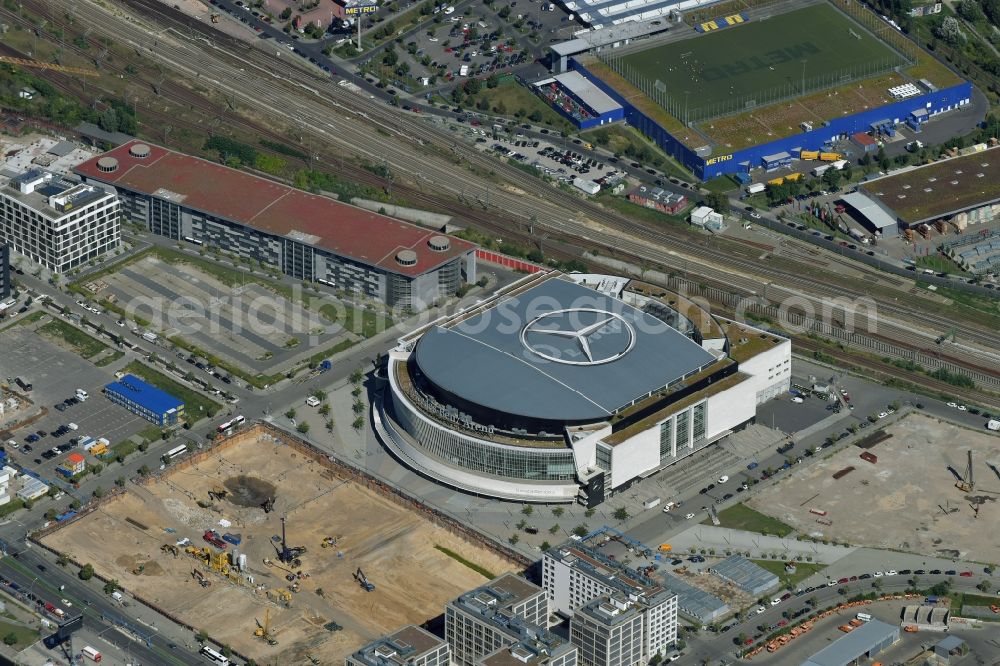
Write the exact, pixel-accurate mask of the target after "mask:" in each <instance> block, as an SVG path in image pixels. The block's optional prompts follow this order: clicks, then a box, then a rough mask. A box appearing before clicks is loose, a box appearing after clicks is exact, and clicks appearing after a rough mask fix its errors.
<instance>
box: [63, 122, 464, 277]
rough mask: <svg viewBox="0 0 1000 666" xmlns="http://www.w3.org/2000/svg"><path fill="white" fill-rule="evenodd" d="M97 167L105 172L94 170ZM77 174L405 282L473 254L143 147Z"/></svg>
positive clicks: (459, 244)
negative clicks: (408, 253)
mask: <svg viewBox="0 0 1000 666" xmlns="http://www.w3.org/2000/svg"><path fill="white" fill-rule="evenodd" d="M132 146H143V147H145V150H146V151H148V155H146V156H145V157H141V156H137V155H135V154H133V152H132V151H131V150H130V149H131V148H132ZM136 152H138V153H139V154H140V155H141V154H142V153H143V152H144V151H143V150H137V151H136ZM108 157H112V158H114V159H115V160H117V167H116V168H115V169H114V170H113V171H108V170H107V168H108V164H107V162H109V161H108V160H105V158H108ZM101 160H105V162H103V163H102V164H104V168H99V166H98V162H99V161H101ZM75 171H76V172H77V173H78V174H80V175H81V176H85V177H86V178H90V179H93V180H97V181H100V182H104V183H109V184H111V185H121V186H122V187H125V188H127V189H130V190H134V191H137V192H142V193H144V194H150V195H154V196H157V197H160V198H162V199H166V200H169V201H173V202H175V203H178V204H181V205H183V206H186V207H188V208H193V209H195V210H198V211H201V212H203V213H207V214H210V215H214V216H216V217H220V218H223V219H227V220H232V221H233V222H238V223H240V224H244V225H246V226H248V227H253V228H255V229H260V230H262V231H266V232H268V233H271V234H275V235H277V236H287V235H290V234H295V235H294V237H295V238H296V240H301V241H303V242H307V243H311V244H313V245H315V246H317V247H320V248H323V249H326V250H329V251H331V252H334V253H336V254H339V255H342V256H345V257H349V258H351V259H354V260H356V261H359V262H361V263H365V264H369V265H373V266H378V267H379V268H381V269H383V270H386V271H389V272H394V273H400V274H403V275H409V276H416V275H421V274H423V273H426V272H427V271H430V270H433V269H435V268H437V267H438V266H440V265H441V264H443V263H445V262H447V261H448V260H450V259H453V258H455V257H457V256H459V255H462V254H464V253H466V252H469V251H471V250H473V249H474V248H475V245H473V244H472V243H469V242H467V241H464V240H462V239H460V238H454V237H452V236H449V237H448V241H449V242H448V247H447V249H445V250H444V251H438V250H433V249H431V247H430V245H429V244H428V243H429V241H430V239H431V238H433V237H435V236H440V234H439V233H437V232H434V231H429V230H427V229H422V228H420V227H416V226H414V225H412V224H407V223H405V222H400V221H399V220H395V219H393V218H391V217H386V216H385V215H378V214H376V213H371V212H368V211H366V210H363V209H361V208H356V207H354V206H350V205H348V204H345V203H342V202H340V201H335V200H333V199H330V198H329V197H324V196H320V195H317V194H310V193H308V192H304V191H302V190H297V189H295V188H292V187H288V186H287V185H282V184H281V183H276V182H274V181H272V180H267V179H266V178H261V177H259V176H254V175H252V174H249V173H246V172H243V171H238V170H236V169H231V168H229V167H226V166H223V165H221V164H216V163H215V162H209V161H208V160H203V159H201V158H198V157H192V156H190V155H184V154H182V153H177V152H174V151H172V150H168V149H166V148H162V147H160V146H155V145H150V144H145V143H143V142H141V141H130V142H129V143H126V144H123V145H121V146H118V147H117V148H115V149H114V150H112V151H110V152H107V153H105V154H104V155H102V156H100V157H95V158H93V159H90V160H88V161H86V162H84V163H82V164H80V165H79V166H77V167H76V169H75ZM301 234H305V235H308V236H315V237H316V238H315V239H303V238H301V237H300V235H301ZM401 250H412V251H413V252H415V253H416V256H417V261H416V263H415V264H413V265H405V266H404V265H402V264H400V263H399V262H398V261H397V260H396V254H397V253H398V252H400V251H401ZM407 263H409V262H407Z"/></svg>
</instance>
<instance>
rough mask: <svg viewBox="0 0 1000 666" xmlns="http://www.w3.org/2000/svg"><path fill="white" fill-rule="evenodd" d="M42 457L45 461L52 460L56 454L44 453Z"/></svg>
mask: <svg viewBox="0 0 1000 666" xmlns="http://www.w3.org/2000/svg"><path fill="white" fill-rule="evenodd" d="M42 457H43V458H45V459H46V460H52V459H53V458H55V457H56V454H55V453H53V452H52V451H45V452H43V453H42Z"/></svg>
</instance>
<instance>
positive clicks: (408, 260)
mask: <svg viewBox="0 0 1000 666" xmlns="http://www.w3.org/2000/svg"><path fill="white" fill-rule="evenodd" d="M396 263H397V264H399V265H400V266H415V265H416V263H417V253H416V252H414V251H413V250H400V251H399V252H397V253H396Z"/></svg>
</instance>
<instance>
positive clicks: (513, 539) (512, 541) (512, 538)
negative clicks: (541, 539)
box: [507, 534, 521, 546]
mask: <svg viewBox="0 0 1000 666" xmlns="http://www.w3.org/2000/svg"><path fill="white" fill-rule="evenodd" d="M520 540H521V537H519V536H518V535H516V534H511V535H510V538H509V539H507V541H508V542H509V543H510V545H512V546H516V545H517V542H518V541H520Z"/></svg>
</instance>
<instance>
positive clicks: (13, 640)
mask: <svg viewBox="0 0 1000 666" xmlns="http://www.w3.org/2000/svg"><path fill="white" fill-rule="evenodd" d="M3 644H4V645H16V644H17V634H15V633H14V632H13V631H11V632H8V633H7V635H6V636H4V637H3Z"/></svg>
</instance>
